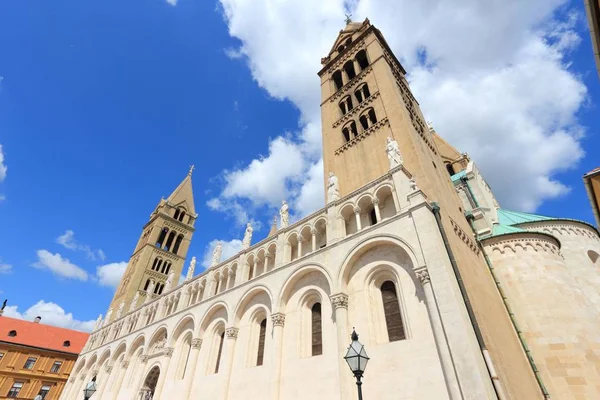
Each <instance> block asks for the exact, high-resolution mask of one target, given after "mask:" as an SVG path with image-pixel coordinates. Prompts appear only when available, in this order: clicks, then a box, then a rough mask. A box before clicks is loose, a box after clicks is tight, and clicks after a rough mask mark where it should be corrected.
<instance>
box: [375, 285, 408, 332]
mask: <svg viewBox="0 0 600 400" xmlns="http://www.w3.org/2000/svg"><path fill="white" fill-rule="evenodd" d="M381 299H382V301H383V312H384V314H385V325H386V327H387V332H388V338H389V341H390V342H395V341H396V340H403V339H406V335H405V333H404V324H403V323H402V315H401V314H400V303H399V302H398V294H397V293H396V285H394V282H392V281H385V282H383V284H382V285H381Z"/></svg>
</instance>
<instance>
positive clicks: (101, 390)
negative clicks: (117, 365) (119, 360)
mask: <svg viewBox="0 0 600 400" xmlns="http://www.w3.org/2000/svg"><path fill="white" fill-rule="evenodd" d="M112 370H113V367H112V365H108V363H106V365H105V366H104V372H105V373H104V374H102V377H101V378H100V379H99V380H100V385H99V387H98V390H97V391H96V396H98V398H99V399H100V398H102V394H103V393H104V390H105V389H106V383H107V382H108V380H109V379H110V373H111V372H112Z"/></svg>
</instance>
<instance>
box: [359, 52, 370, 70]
mask: <svg viewBox="0 0 600 400" xmlns="http://www.w3.org/2000/svg"><path fill="white" fill-rule="evenodd" d="M356 61H358V66H359V67H360V70H361V71H362V70H364V69H365V68H367V67H368V66H369V60H368V59H367V52H366V51H365V50H361V51H359V52H358V53H356Z"/></svg>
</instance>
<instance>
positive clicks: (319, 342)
mask: <svg viewBox="0 0 600 400" xmlns="http://www.w3.org/2000/svg"><path fill="white" fill-rule="evenodd" d="M310 312H311V334H312V335H311V340H312V355H313V356H318V355H321V354H323V328H322V324H321V303H315V304H314V305H313V306H312V308H311V310H310Z"/></svg>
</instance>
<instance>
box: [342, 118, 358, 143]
mask: <svg viewBox="0 0 600 400" xmlns="http://www.w3.org/2000/svg"><path fill="white" fill-rule="evenodd" d="M342 135H344V142H349V141H350V140H352V139H354V138H355V137H356V136H358V130H357V129H356V122H354V121H351V122H350V123H348V124H346V125H345V126H344V128H343V129H342Z"/></svg>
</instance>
